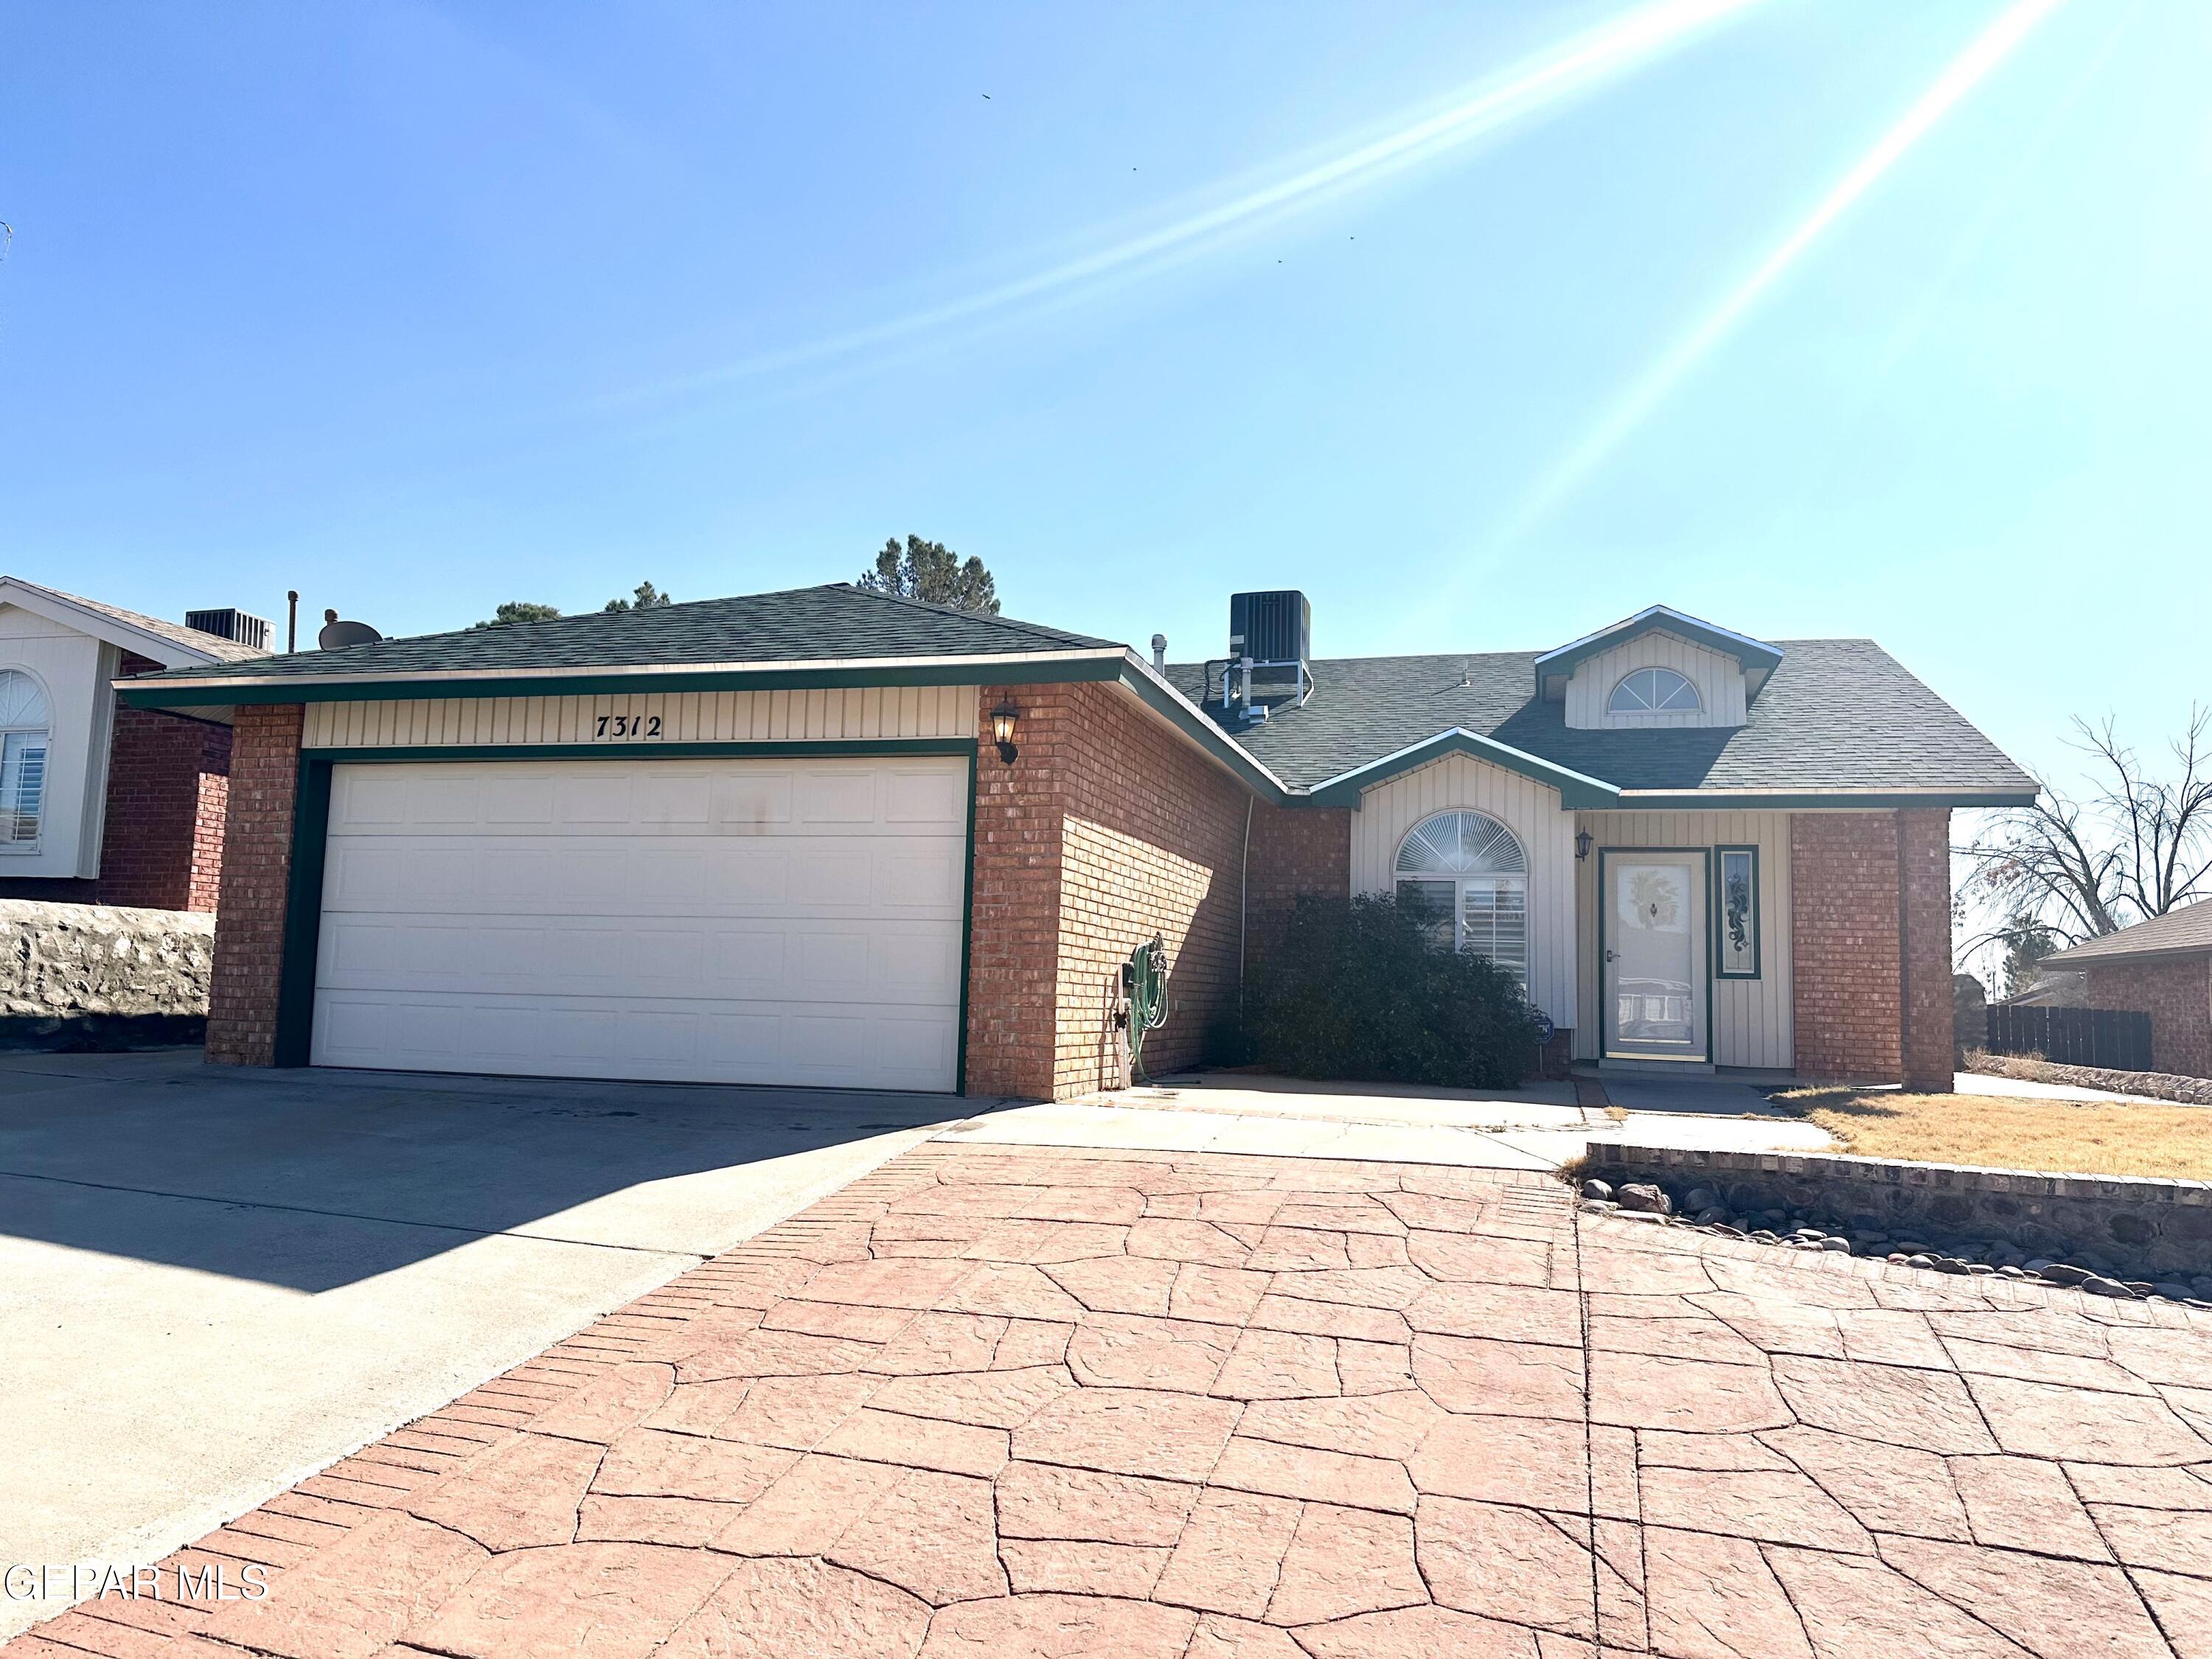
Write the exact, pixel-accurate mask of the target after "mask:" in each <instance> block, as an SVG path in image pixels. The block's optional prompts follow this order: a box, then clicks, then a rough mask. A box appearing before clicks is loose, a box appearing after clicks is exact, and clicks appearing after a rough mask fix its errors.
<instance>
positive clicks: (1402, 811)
mask: <svg viewBox="0 0 2212 1659" xmlns="http://www.w3.org/2000/svg"><path fill="white" fill-rule="evenodd" d="M1450 811H1477V812H1486V813H1487V814H1489V815H1490V816H1491V817H1493V818H1496V819H1497V820H1498V822H1499V823H1502V824H1504V826H1505V827H1506V828H1507V829H1510V830H1511V831H1512V832H1513V836H1514V838H1515V839H1516V841H1518V842H1520V843H1521V852H1522V857H1523V858H1524V859H1526V860H1527V861H1528V1000H1530V1001H1531V1002H1533V1003H1534V1004H1535V1005H1536V1006H1538V1007H1539V1008H1541V1009H1542V1010H1543V1011H1544V1012H1546V1013H1547V1014H1548V1015H1550V1016H1551V1018H1552V1023H1553V1024H1554V1025H1558V1026H1561V1027H1567V1026H1575V1025H1577V1024H1579V1022H1578V1021H1577V1019H1576V1018H1575V1010H1576V1007H1577V988H1578V987H1577V975H1576V972H1575V875H1574V870H1575V820H1574V815H1573V814H1572V813H1571V812H1565V811H1561V810H1560V807H1559V791H1558V790H1556V789H1553V788H1552V787H1549V786H1548V785H1546V784H1541V783H1538V782H1535V781H1534V780H1532V779H1528V778H1524V777H1522V775H1520V774H1519V773H1517V772H1509V771H1507V770H1506V769H1504V767H1502V766H1492V764H1490V763H1488V762H1487V761H1480V760H1476V759H1475V758H1474V757H1472V756H1470V755H1447V756H1445V757H1443V759H1442V760H1437V761H1431V762H1430V763H1428V764H1427V765H1426V766H1421V767H1417V768H1415V769H1413V771H1410V772H1405V773H1401V774H1400V775H1398V776H1396V777H1395V778H1392V779H1391V780H1390V781H1389V782H1387V783H1380V784H1377V785H1376V786H1375V787H1373V788H1372V789H1369V790H1367V791H1365V792H1364V793H1362V794H1361V796H1360V798H1359V810H1358V811H1357V812H1355V813H1353V814H1352V890H1353V891H1354V892H1358V893H1388V892H1389V891H1391V890H1393V888H1394V886H1395V871H1396V866H1397V861H1398V847H1399V843H1400V842H1403V841H1404V840H1405V839H1406V832H1407V830H1409V829H1412V828H1413V826H1414V825H1415V824H1417V823H1420V822H1421V820H1422V819H1424V818H1426V817H1433V816H1434V815H1435V814H1437V813H1438V812H1450Z"/></svg>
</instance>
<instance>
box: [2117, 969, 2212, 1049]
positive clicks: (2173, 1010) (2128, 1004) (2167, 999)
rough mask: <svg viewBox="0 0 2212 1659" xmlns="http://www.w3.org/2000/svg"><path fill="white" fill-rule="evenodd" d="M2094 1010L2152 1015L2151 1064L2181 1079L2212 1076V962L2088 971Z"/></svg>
mask: <svg viewBox="0 0 2212 1659" xmlns="http://www.w3.org/2000/svg"><path fill="white" fill-rule="evenodd" d="M2087 972H2088V995H2089V1006H2091V1007H2092V1008H2131V1009H2134V1010H2136V1012H2141V1013H2146V1014H2148V1015H2149V1016H2150V1063H2151V1066H2152V1068H2153V1069H2154V1070H2156V1071H2160V1072H2172V1073H2176V1074H2177V1075H2179V1076H2181V1077H2212V959H2208V958H2206V957H2172V958H2170V959H2169V960H2167V961H2164V962H2113V963H2102V964H2100V965H2094V966H2091V967H2089V968H2088V970H2087Z"/></svg>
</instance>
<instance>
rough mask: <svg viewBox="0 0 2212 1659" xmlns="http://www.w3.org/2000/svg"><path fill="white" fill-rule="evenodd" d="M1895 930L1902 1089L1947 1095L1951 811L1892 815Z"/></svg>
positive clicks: (1950, 1068) (1935, 809) (1950, 1070)
mask: <svg viewBox="0 0 2212 1659" xmlns="http://www.w3.org/2000/svg"><path fill="white" fill-rule="evenodd" d="M1897 864H1898V871H1899V883H1900V887H1899V906H1898V910H1899V928H1900V929H1901V931H1902V933H1903V934H1904V974H1905V994H1904V1002H1905V1037H1904V1048H1905V1066H1904V1070H1905V1087H1906V1088H1908V1089H1913V1090H1917V1091H1921V1092H1922V1093H1924V1094H1948V1093H1949V1092H1950V1091H1951V1081H1952V1078H1953V1076H1954V1071H1955V1067H1954V1060H1955V1058H1956V1056H1955V1055H1954V1054H1953V1052H1952V1048H1953V1036H1952V1022H1951V809H1950V808H1949V807H1948V806H1943V807H1917V808H1914V809H1912V810H1911V811H1901V812H1899V814H1898V815H1897Z"/></svg>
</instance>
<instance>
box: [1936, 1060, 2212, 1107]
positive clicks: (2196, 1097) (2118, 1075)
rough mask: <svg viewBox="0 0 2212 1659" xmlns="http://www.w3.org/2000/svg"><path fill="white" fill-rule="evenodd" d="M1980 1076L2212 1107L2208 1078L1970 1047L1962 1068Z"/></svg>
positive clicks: (2211, 1091)
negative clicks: (2066, 1063) (2074, 1063)
mask: <svg viewBox="0 0 2212 1659" xmlns="http://www.w3.org/2000/svg"><path fill="white" fill-rule="evenodd" d="M1965 1069H1966V1070H1967V1071H1969V1072H1975V1073H1979V1074H1980V1075H1982V1076H1984V1077H2009V1078H2017V1079H2020V1080H2021V1082H2023V1083H2067V1084H2071V1085H2073V1086H2074V1087H2075V1088H2077V1089H2106V1090H2109V1091H2112V1093H2114V1094H2118V1095H2149V1096H2152V1097H2154V1098H2156V1099H2159V1100H2172V1101H2179V1103H2181V1104H2183V1105H2185V1106H2212V1078H2204V1077H2182V1076H2180V1075H2179V1074H2178V1073H2172V1072H2115V1071H2113V1070H2112V1068H2111V1067H2109V1066H2061V1065H2059V1064H2057V1062H2056V1061H2054V1060H2030V1059H2029V1058H2027V1055H2025V1054H1989V1053H1987V1052H1985V1051H1983V1050H1981V1049H1979V1048H1975V1049H1970V1050H1969V1051H1968V1052H1967V1054H1966V1068H1965Z"/></svg>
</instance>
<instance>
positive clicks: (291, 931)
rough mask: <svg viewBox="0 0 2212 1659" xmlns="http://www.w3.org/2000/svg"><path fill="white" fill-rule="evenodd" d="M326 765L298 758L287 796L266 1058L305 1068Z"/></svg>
mask: <svg viewBox="0 0 2212 1659" xmlns="http://www.w3.org/2000/svg"><path fill="white" fill-rule="evenodd" d="M330 827H331V763H330V761H329V760H328V759H327V758H326V757H323V756H319V755H313V754H302V755H301V757H300V770H299V774H298V781H297V783H296V784H295V787H294V790H293V794H292V854H291V869H290V872H289V875H288V876H287V877H286V878H285V884H284V943H283V947H282V949H281V950H280V951H279V952H278V956H277V963H278V966H277V970H276V1043H275V1049H274V1053H273V1054H271V1056H270V1058H271V1059H272V1060H274V1061H275V1063H276V1064H277V1065H279V1066H305V1065H307V1063H308V1060H309V1058H310V1056H311V1054H313V1048H314V1035H315V958H316V954H317V951H318V949H319V946H320V945H321V943H322V932H323V860H324V857H325V854H326V852H327V851H328V849H329V846H330Z"/></svg>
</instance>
